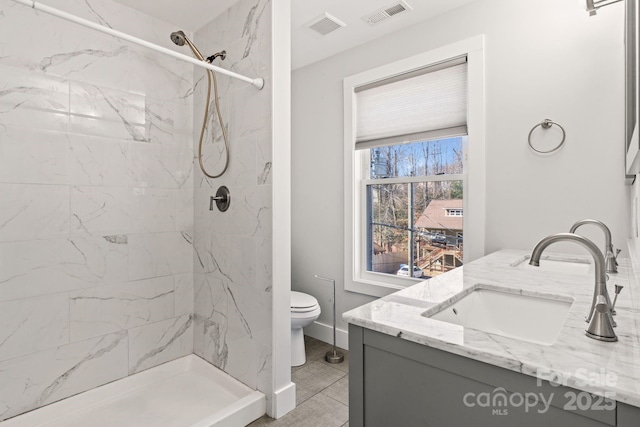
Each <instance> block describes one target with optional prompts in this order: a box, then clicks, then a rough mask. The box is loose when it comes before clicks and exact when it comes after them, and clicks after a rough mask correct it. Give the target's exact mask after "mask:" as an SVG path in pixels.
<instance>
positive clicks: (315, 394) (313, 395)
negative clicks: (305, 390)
mask: <svg viewBox="0 0 640 427" xmlns="http://www.w3.org/2000/svg"><path fill="white" fill-rule="evenodd" d="M334 369H335V368H334ZM335 370H336V371H338V372H341V373H343V374H344V375H343V376H341V377H340V378H338V379H337V380H335V381H334V382H332V383H331V384H329V385H328V386H326V387H325V388H323V389H322V390H319V391H318V392H317V393H314V394H312V395H311V396H309V397H307V398H306V399H305V400H303V401H302V402H300V405H302V404H303V403H305V402H306V401H308V400H309V399H311V398H312V397H315V396H317V395H319V394H320V393H322V392H323V391H325V390H326V389H328V388H329V387H331V386H332V385H334V384H335V383H337V382H338V381H340V380H341V379H343V378H344V377H346V376H347V374H346V373H345V372H342V371H341V370H340V369H335ZM325 396H326V397H328V398H329V399H331V400H335V401H336V402H338V403H341V404H342V405H344V403H342V402H339V401H337V400H336V399H333V398H332V397H331V396H327V395H326V394H325ZM345 406H347V408H348V407H349V406H348V405H345ZM296 408H297V406H296Z"/></svg>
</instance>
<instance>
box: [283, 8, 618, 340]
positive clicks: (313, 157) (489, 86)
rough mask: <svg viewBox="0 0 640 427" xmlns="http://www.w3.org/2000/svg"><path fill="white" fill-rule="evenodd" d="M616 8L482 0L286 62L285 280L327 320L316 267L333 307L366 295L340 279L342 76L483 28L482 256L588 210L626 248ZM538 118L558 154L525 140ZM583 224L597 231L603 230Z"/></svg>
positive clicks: (528, 240)
mask: <svg viewBox="0 0 640 427" xmlns="http://www.w3.org/2000/svg"><path fill="white" fill-rule="evenodd" d="M623 14H624V13H623V4H622V3H619V4H616V5H612V6H609V7H607V8H605V9H602V10H601V11H600V12H599V13H598V15H597V16H596V17H591V18H590V17H589V16H588V14H587V13H585V12H584V10H583V9H581V8H580V7H579V6H578V5H577V4H576V3H575V2H573V1H563V2H558V1H557V0H542V1H537V2H534V3H531V2H528V1H525V0H481V1H477V2H474V3H472V4H470V5H468V6H465V7H461V8H459V9H456V10H454V11H452V12H449V13H447V14H444V15H441V16H439V17H436V18H435V19H432V20H430V21H428V22H426V23H424V24H421V25H416V26H413V27H410V28H407V29H405V30H402V31H399V32H397V33H394V34H391V35H389V36H385V37H382V38H379V39H377V40H374V41H372V42H370V43H367V44H365V45H362V46H360V47H357V48H354V49H352V50H350V51H347V52H344V53H342V54H339V55H336V56H334V57H332V58H328V59H326V60H323V61H321V62H318V63H315V64H311V65H309V66H307V67H304V68H301V69H297V70H295V71H294V72H293V77H292V80H293V83H292V84H293V90H292V93H293V98H292V105H293V108H292V110H293V115H292V123H293V125H292V174H293V176H294V177H295V178H294V180H293V189H292V201H293V207H292V211H293V223H292V227H293V231H292V233H293V239H292V245H293V258H292V289H293V290H298V291H304V292H308V293H310V294H312V295H314V296H316V297H317V298H318V299H319V300H320V304H321V307H322V310H323V313H322V315H321V317H320V319H319V322H322V323H325V324H330V323H331V304H330V303H329V295H330V290H329V288H328V287H327V286H326V285H325V284H324V283H323V282H318V281H316V280H315V279H314V278H313V275H314V274H316V273H317V274H322V275H326V276H329V277H335V278H336V279H338V288H339V292H338V297H337V307H338V318H340V314H341V313H342V312H344V311H346V310H349V309H350V308H353V307H356V306H358V305H361V304H364V303H366V302H369V301H371V300H372V298H370V297H368V296H365V295H359V294H355V293H350V292H345V291H344V290H343V289H344V288H343V286H344V285H343V283H342V282H343V264H344V257H345V254H344V250H343V241H344V240H343V239H344V236H343V199H342V194H343V185H344V182H343V154H342V153H343V151H342V150H343V136H342V126H343V118H342V114H343V107H342V102H343V101H342V80H343V78H344V77H346V76H349V75H352V74H355V73H358V72H362V71H365V70H368V69H371V68H374V67H377V66H380V65H383V64H386V63H389V62H392V61H394V60H397V59H401V58H404V57H408V56H411V55H414V54H418V53H421V52H425V51H428V50H430V49H433V48H436V47H438V46H442V45H446V44H449V43H452V42H455V41H457V40H461V39H465V38H468V37H471V36H474V35H478V34H485V36H486V37H485V61H486V62H485V64H486V69H485V76H486V117H487V123H486V124H487V131H486V170H487V177H486V178H487V194H486V200H487V212H486V218H487V219H486V228H485V231H486V239H487V240H486V244H485V249H486V253H490V252H493V251H495V250H498V249H501V248H519V249H530V248H531V247H532V246H533V245H534V244H535V243H536V242H537V241H538V240H539V239H540V238H542V237H544V236H546V235H548V234H551V233H555V232H560V231H568V229H569V227H570V226H571V224H573V222H575V221H576V220H578V219H581V218H585V217H593V218H596V219H600V220H602V221H604V222H605V223H607V224H608V225H609V227H610V228H611V229H612V232H613V237H614V242H615V243H616V245H617V246H618V247H622V248H624V247H625V244H624V242H625V239H626V237H627V235H628V228H629V227H628V221H627V220H626V218H627V216H626V209H627V202H626V198H625V187H624V181H623V180H624V172H623V149H622V147H623V128H624V123H623V117H624V114H623V107H624V102H623V100H624V88H623V80H624V71H623V65H624V61H623V33H622V29H623ZM545 118H550V119H552V120H554V121H557V122H558V123H560V124H562V126H564V128H565V129H566V131H567V141H566V144H565V147H563V148H562V150H560V151H559V152H558V153H556V154H555V155H552V156H540V155H536V154H534V153H533V152H532V151H531V150H530V149H529V147H528V145H527V139H526V138H527V134H528V133H529V130H530V129H531V128H532V127H533V126H534V125H535V124H537V123H539V122H540V121H542V120H543V119H545ZM581 232H583V233H584V234H585V235H587V236H588V237H591V238H593V239H594V240H595V241H596V242H597V243H599V244H600V242H602V241H603V237H602V235H601V233H600V232H599V231H598V230H587V229H586V227H585V229H584V230H581ZM556 249H557V251H572V252H580V251H581V250H580V249H579V248H578V249H577V250H576V248H573V247H569V246H567V247H563V246H557V247H556ZM625 254H626V251H625V253H623V255H622V256H624V255H625ZM339 327H340V328H342V329H346V325H345V324H344V322H342V321H339ZM317 330H318V329H313V328H312V329H310V330H309V331H311V333H315V332H314V331H317Z"/></svg>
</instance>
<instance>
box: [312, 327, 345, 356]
mask: <svg viewBox="0 0 640 427" xmlns="http://www.w3.org/2000/svg"><path fill="white" fill-rule="evenodd" d="M304 334H305V335H309V336H310V337H313V338H315V339H317V340H320V341H324V342H326V343H329V344H333V326H331V325H325V324H324V323H320V322H313V323H312V324H311V325H309V326H307V327H306V328H304ZM336 346H338V347H340V348H342V349H344V350H349V332H347V331H345V330H344V329H337V328H336Z"/></svg>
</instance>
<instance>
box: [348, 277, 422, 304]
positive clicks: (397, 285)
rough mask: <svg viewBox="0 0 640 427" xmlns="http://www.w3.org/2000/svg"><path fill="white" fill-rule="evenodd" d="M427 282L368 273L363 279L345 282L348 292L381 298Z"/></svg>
mask: <svg viewBox="0 0 640 427" xmlns="http://www.w3.org/2000/svg"><path fill="white" fill-rule="evenodd" d="M425 280H427V279H412V278H409V277H398V276H391V275H388V274H380V273H369V272H367V273H365V274H364V275H363V277H354V278H353V279H352V280H347V281H345V286H344V289H345V291H348V292H355V293H358V294H363V295H368V296H372V297H377V298H380V297H384V296H387V295H389V294H392V293H394V292H397V291H401V290H403V289H406V288H408V287H410V286H413V285H416V284H418V283H420V282H423V281H425Z"/></svg>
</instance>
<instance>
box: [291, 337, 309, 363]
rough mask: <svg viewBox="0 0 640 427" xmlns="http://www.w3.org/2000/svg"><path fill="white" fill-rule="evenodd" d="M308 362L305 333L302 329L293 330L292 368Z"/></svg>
mask: <svg viewBox="0 0 640 427" xmlns="http://www.w3.org/2000/svg"><path fill="white" fill-rule="evenodd" d="M306 361H307V356H306V354H305V352H304V332H303V330H302V328H296V329H291V366H300V365H304V364H305V362H306Z"/></svg>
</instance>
